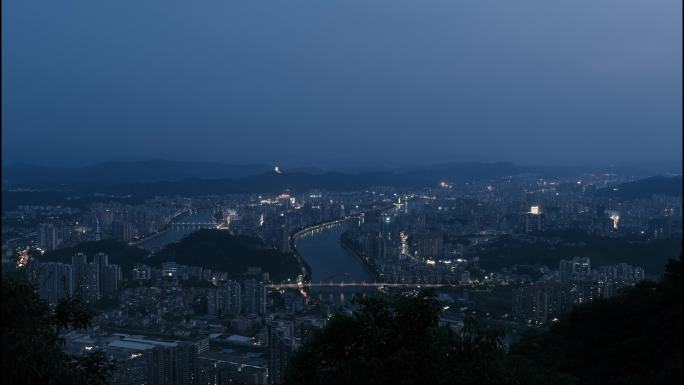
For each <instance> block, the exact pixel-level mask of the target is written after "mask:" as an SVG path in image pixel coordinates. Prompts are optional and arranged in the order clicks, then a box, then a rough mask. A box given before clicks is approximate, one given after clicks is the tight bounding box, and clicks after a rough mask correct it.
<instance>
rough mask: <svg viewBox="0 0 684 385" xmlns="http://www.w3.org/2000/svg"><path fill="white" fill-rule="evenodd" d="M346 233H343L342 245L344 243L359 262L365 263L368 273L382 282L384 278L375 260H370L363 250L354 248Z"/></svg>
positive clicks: (346, 248)
mask: <svg viewBox="0 0 684 385" xmlns="http://www.w3.org/2000/svg"><path fill="white" fill-rule="evenodd" d="M344 234H345V233H342V236H341V237H340V245H342V247H343V248H344V250H345V251H346V252H348V253H349V254H351V255H353V256H354V257H356V259H358V260H359V262H361V263H362V264H363V267H364V268H365V269H366V272H367V273H368V275H370V276H371V277H373V278H374V279H375V282H381V281H382V278H381V275H380V273H379V272H378V268H377V266H375V264H374V263H373V262H371V261H370V260H368V259H367V258H366V256H365V255H363V254H361V252H359V251H358V250H356V248H354V247H353V245H352V244H351V241H350V240H349V239H348V238H347V237H345V236H344Z"/></svg>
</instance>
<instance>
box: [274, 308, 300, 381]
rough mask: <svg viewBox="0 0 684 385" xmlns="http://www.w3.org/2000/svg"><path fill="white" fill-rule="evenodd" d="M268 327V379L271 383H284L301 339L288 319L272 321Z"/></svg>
mask: <svg viewBox="0 0 684 385" xmlns="http://www.w3.org/2000/svg"><path fill="white" fill-rule="evenodd" d="M268 329H269V330H268V380H269V383H271V384H282V383H283V380H284V379H285V370H286V368H287V364H288V362H289V360H290V358H291V357H292V356H293V354H294V353H295V352H296V351H297V349H299V345H300V339H299V338H297V337H295V336H294V335H293V325H292V323H290V322H288V321H280V322H272V323H271V324H270V325H269V327H268Z"/></svg>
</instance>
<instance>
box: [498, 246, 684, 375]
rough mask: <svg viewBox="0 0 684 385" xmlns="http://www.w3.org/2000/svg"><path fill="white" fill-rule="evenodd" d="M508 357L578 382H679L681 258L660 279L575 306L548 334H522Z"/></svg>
mask: <svg viewBox="0 0 684 385" xmlns="http://www.w3.org/2000/svg"><path fill="white" fill-rule="evenodd" d="M510 356H511V357H516V358H521V359H525V360H527V361H530V362H534V363H535V367H536V368H537V372H538V373H539V374H549V373H561V374H564V375H567V376H569V377H571V378H573V379H575V381H576V383H579V384H586V385H593V384H602V385H611V384H616V385H617V384H653V385H655V384H680V383H681V381H682V379H683V378H682V261H681V257H680V259H679V260H676V261H675V260H672V261H670V262H669V263H668V265H667V268H666V271H665V274H664V276H663V278H662V279H661V280H660V281H659V282H648V281H644V282H641V283H639V284H638V285H636V286H635V287H633V288H630V289H628V290H626V291H624V292H623V293H621V294H620V295H618V296H617V297H614V298H611V299H609V300H600V301H595V302H592V303H589V304H586V305H583V306H578V307H576V308H575V309H573V311H571V312H570V313H568V314H567V315H565V316H563V317H561V319H560V322H558V323H556V324H554V325H553V326H552V327H551V328H550V330H549V331H548V332H545V333H531V334H528V335H527V336H525V337H524V338H523V339H522V340H521V341H520V342H519V343H517V344H515V345H513V346H512V347H511V353H510Z"/></svg>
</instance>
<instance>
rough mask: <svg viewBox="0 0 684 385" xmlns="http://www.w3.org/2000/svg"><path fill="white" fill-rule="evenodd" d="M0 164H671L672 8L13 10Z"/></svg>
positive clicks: (459, 4) (674, 128)
mask: <svg viewBox="0 0 684 385" xmlns="http://www.w3.org/2000/svg"><path fill="white" fill-rule="evenodd" d="M2 7H3V9H2V11H3V12H2V22H3V27H2V28H3V29H2V46H3V52H2V64H3V67H2V68H3V69H2V80H3V82H2V96H3V98H2V112H3V114H2V124H3V127H2V128H3V129H2V139H3V140H2V152H3V162H6V163H14V162H26V163H35V164H49V165H66V166H77V165H87V164H92V163H96V162H101V161H108V160H142V159H159V158H162V159H173V160H210V161H221V162H226V163H249V162H264V163H268V162H280V163H283V164H287V163H291V164H294V163H299V164H311V165H315V164H316V163H317V162H319V161H338V162H353V163H359V162H368V163H374V164H383V163H385V164H389V163H392V164H397V163H404V164H410V163H426V162H441V161H454V160H455V161H459V160H478V161H511V162H518V163H533V164H549V163H556V164H562V163H582V162H596V163H603V164H608V163H615V162H652V161H653V162H655V161H677V160H679V159H681V156H682V152H681V143H682V110H681V105H682V97H681V92H682V88H681V87H682V79H681V74H682V70H681V68H682V51H681V45H682V42H681V31H682V25H681V12H682V10H681V7H682V1H681V0H558V1H549V0H520V1H502V0H499V1H490V0H412V1H407V0H308V1H303V0H302V1H300V0H277V1H276V0H274V1H266V0H242V1H239V0H99V1H98V0H77V1H75V0H60V1H54V0H50V1H48V0H45V1H38V0H7V1H3V2H2Z"/></svg>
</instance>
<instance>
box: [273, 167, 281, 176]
mask: <svg viewBox="0 0 684 385" xmlns="http://www.w3.org/2000/svg"><path fill="white" fill-rule="evenodd" d="M273 171H275V172H276V174H282V173H283V172H282V171H280V167H278V166H275V167H273Z"/></svg>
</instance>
